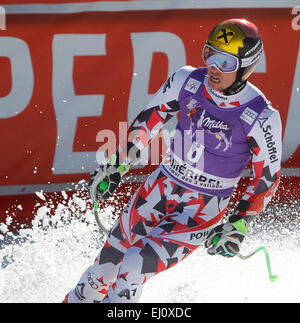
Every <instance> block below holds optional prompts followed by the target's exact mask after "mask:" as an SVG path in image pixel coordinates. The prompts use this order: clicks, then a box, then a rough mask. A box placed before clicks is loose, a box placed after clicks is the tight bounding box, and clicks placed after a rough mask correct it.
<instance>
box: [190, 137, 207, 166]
mask: <svg viewBox="0 0 300 323" xmlns="http://www.w3.org/2000/svg"><path fill="white" fill-rule="evenodd" d="M203 152H204V146H202V145H201V144H198V143H197V142H195V141H194V142H193V143H192V145H191V148H190V149H189V151H188V153H187V154H186V157H187V159H188V161H189V162H190V163H192V164H196V163H198V161H199V160H200V158H201V156H202V154H203Z"/></svg>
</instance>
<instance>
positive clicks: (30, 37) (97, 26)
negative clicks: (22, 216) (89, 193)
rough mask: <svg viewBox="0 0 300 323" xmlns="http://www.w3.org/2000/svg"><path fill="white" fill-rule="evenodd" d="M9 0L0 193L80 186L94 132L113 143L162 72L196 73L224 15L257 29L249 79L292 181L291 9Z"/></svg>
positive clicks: (94, 146)
mask: <svg viewBox="0 0 300 323" xmlns="http://www.w3.org/2000/svg"><path fill="white" fill-rule="evenodd" d="M72 2H75V4H76V2H77V1H72ZM80 2H87V1H80ZM113 2H116V1H113ZM122 2H123V3H125V2H126V1H122ZM128 2H130V1H128ZM161 2H162V1H157V3H161ZM16 3H18V1H12V2H11V3H9V4H8V5H3V7H4V9H5V11H6V28H5V30H0V69H1V75H0V129H1V130H0V132H1V142H0V149H1V153H2V154H1V155H2V156H1V159H0V195H13V194H20V193H22V194H24V193H32V192H35V191H38V190H40V189H43V190H44V191H55V190H60V189H61V188H63V187H65V183H76V182H78V181H80V180H82V179H87V178H88V175H87V174H88V173H89V172H90V171H91V170H94V169H95V168H96V167H97V163H96V151H97V150H98V149H99V147H100V146H101V145H103V141H102V140H104V139H103V138H102V137H101V136H99V131H103V130H104V129H105V130H107V131H111V132H112V133H114V134H116V139H117V140H118V139H119V136H121V135H122V134H123V132H124V128H122V127H121V128H120V122H129V123H130V122H131V121H132V120H133V119H134V117H135V116H136V115H137V113H138V112H139V111H140V110H141V109H142V108H143V106H144V105H145V104H146V103H147V102H148V101H149V99H150V97H151V95H152V94H153V93H155V91H156V90H157V89H158V88H159V87H160V86H161V85H162V83H163V82H164V81H165V80H166V79H167V78H168V75H170V74H171V73H173V72H174V71H175V70H176V69H177V68H179V67H181V66H183V65H192V66H195V67H196V66H203V62H202V58H201V56H202V47H203V45H204V43H205V41H206V38H207V36H208V33H209V31H210V30H211V29H212V27H213V26H215V25H216V24H217V23H219V22H221V21H223V20H225V19H228V18H233V17H242V18H246V19H249V20H250V21H253V22H254V23H255V24H256V25H257V26H258V28H259V30H260V33H261V37H262V39H263V41H264V51H265V52H264V57H263V59H262V60H261V62H260V64H259V66H258V67H257V70H256V73H254V74H253V75H252V76H251V78H250V81H251V82H252V83H254V84H255V85H256V86H257V87H258V88H260V89H261V90H262V91H263V93H264V94H265V95H266V96H267V98H268V99H269V100H270V101H271V102H272V105H273V107H274V108H276V109H278V110H279V111H280V114H281V118H282V123H283V130H284V136H283V163H282V166H283V174H285V175H288V176H293V175H296V176H299V175H300V171H299V170H300V148H299V144H300V136H299V131H298V127H299V125H300V112H299V106H300V49H299V39H300V19H299V17H300V9H299V10H298V7H296V8H244V9H241V8H231V9H230V10H229V9H201V8H193V9H184V8H183V9H178V8H177V9H176V10H172V8H167V9H166V8H165V9H164V10H158V9H157V10H148V9H145V10H137V9H138V8H140V7H133V8H134V10H126V8H125V9H124V10H123V9H122V10H121V9H120V11H118V10H117V9H116V7H110V8H114V9H113V10H112V9H106V10H102V9H103V8H102V7H101V8H102V9H101V8H100V7H99V8H100V9H99V8H98V9H97V8H96V9H95V7H93V8H94V9H93V10H92V11H89V10H88V8H87V7H84V10H82V12H79V9H78V7H74V8H76V10H74V12H73V11H72V8H73V7H72V4H70V2H69V1H66V3H65V4H64V5H63V7H58V6H57V5H55V4H57V3H59V1H54V0H53V1H51V2H49V3H52V4H54V5H53V6H54V7H52V6H51V5H50V4H49V5H47V6H46V7H43V6H42V7H36V6H35V5H33V4H34V3H38V1H33V2H32V3H33V4H32V5H31V4H30V5H28V6H27V7H26V5H20V6H18V5H15V4H16ZM19 3H21V1H19ZM22 3H24V2H22ZM40 3H42V2H41V1H40ZM89 3H93V4H95V2H93V1H89ZM103 3H104V2H103ZM131 3H138V1H131ZM139 3H140V4H142V3H146V2H145V1H139ZM12 4H14V5H12ZM85 5H86V4H85ZM97 5H98V6H100V5H102V3H101V2H100V1H98V2H97ZM134 5H135V4H134ZM120 8H121V7H120ZM122 8H123V7H122ZM59 10H61V12H59ZM109 10H111V11H109ZM75 11H76V12H75ZM65 12H67V13H65ZM298 27H299V28H298ZM119 129H121V132H122V133H121V134H120V133H119V132H120V131H119ZM97 135H98V137H97ZM151 169H152V167H146V168H144V169H138V170H137V171H135V173H142V174H145V173H148V172H149V171H150V170H151Z"/></svg>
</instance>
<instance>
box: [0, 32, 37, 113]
mask: <svg viewBox="0 0 300 323" xmlns="http://www.w3.org/2000/svg"><path fill="white" fill-rule="evenodd" d="M0 56H4V57H8V58H9V59H10V65H11V79H12V86H11V91H10V93H9V94H8V95H7V96H5V97H1V98H0V118H10V117H14V116H16V115H17V114H19V113H21V112H22V111H23V110H25V108H26V107H27V105H28V103H29V101H30V99H31V96H32V92H33V83H34V78H33V69H32V64H31V58H30V52H29V48H28V46H27V44H26V43H25V42H24V41H23V40H21V39H19V38H15V37H0Z"/></svg>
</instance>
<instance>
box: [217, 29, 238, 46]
mask: <svg viewBox="0 0 300 323" xmlns="http://www.w3.org/2000/svg"><path fill="white" fill-rule="evenodd" d="M234 35H235V33H234V31H232V30H230V29H229V28H226V27H225V28H222V29H221V30H220V31H219V32H218V34H217V37H216V40H217V41H219V42H220V43H222V44H225V45H228V44H229V43H230V41H231V39H232V38H233V36H234Z"/></svg>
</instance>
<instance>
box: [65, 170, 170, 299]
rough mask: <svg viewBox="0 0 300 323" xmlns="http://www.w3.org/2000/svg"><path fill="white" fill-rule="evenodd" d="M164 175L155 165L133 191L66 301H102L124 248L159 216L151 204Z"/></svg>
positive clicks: (156, 199) (114, 275)
mask: <svg viewBox="0 0 300 323" xmlns="http://www.w3.org/2000/svg"><path fill="white" fill-rule="evenodd" d="M164 178H166V177H164ZM164 178H162V175H161V172H160V171H159V170H158V169H157V170H156V171H155V172H154V173H153V174H152V175H150V176H149V177H148V179H147V180H146V182H145V183H144V184H143V185H142V186H141V187H140V188H139V190H138V191H137V192H136V193H135V195H134V196H133V198H132V200H131V201H130V202H129V204H128V205H127V206H126V207H125V208H124V210H123V212H122V214H121V216H120V218H119V219H118V220H117V221H116V222H115V224H114V226H113V228H112V229H111V231H110V233H109V235H108V238H107V240H106V242H105V244H104V246H103V247H102V250H101V251H100V253H99V255H98V257H97V258H96V260H95V262H94V264H93V265H92V266H90V267H89V268H88V269H87V270H86V271H85V272H84V273H83V275H82V276H81V278H80V280H79V282H78V284H77V286H76V287H75V288H73V289H72V290H71V291H70V293H69V294H68V295H67V297H66V302H82V303H84V302H85V303H90V302H101V301H102V299H103V298H104V297H105V295H106V294H107V291H108V289H109V287H110V286H111V285H112V284H113V283H114V281H115V280H116V277H117V274H118V271H119V267H120V264H121V262H122V261H123V257H124V254H125V253H126V251H127V249H128V248H129V247H131V246H132V245H133V244H134V243H135V242H136V241H137V240H139V239H140V238H141V237H142V236H144V235H146V234H147V233H148V232H150V231H151V230H152V228H153V227H154V226H155V225H156V224H157V222H158V221H159V220H160V215H161V213H160V212H159V211H156V210H152V207H153V206H154V205H155V204H156V203H157V201H158V196H157V195H158V192H159V186H161V185H162V181H163V179H164ZM156 186H157V187H156ZM159 197H160V196H159ZM146 199H149V201H148V203H145V201H146ZM153 203H154V204H153ZM137 207H139V210H137Z"/></svg>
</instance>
